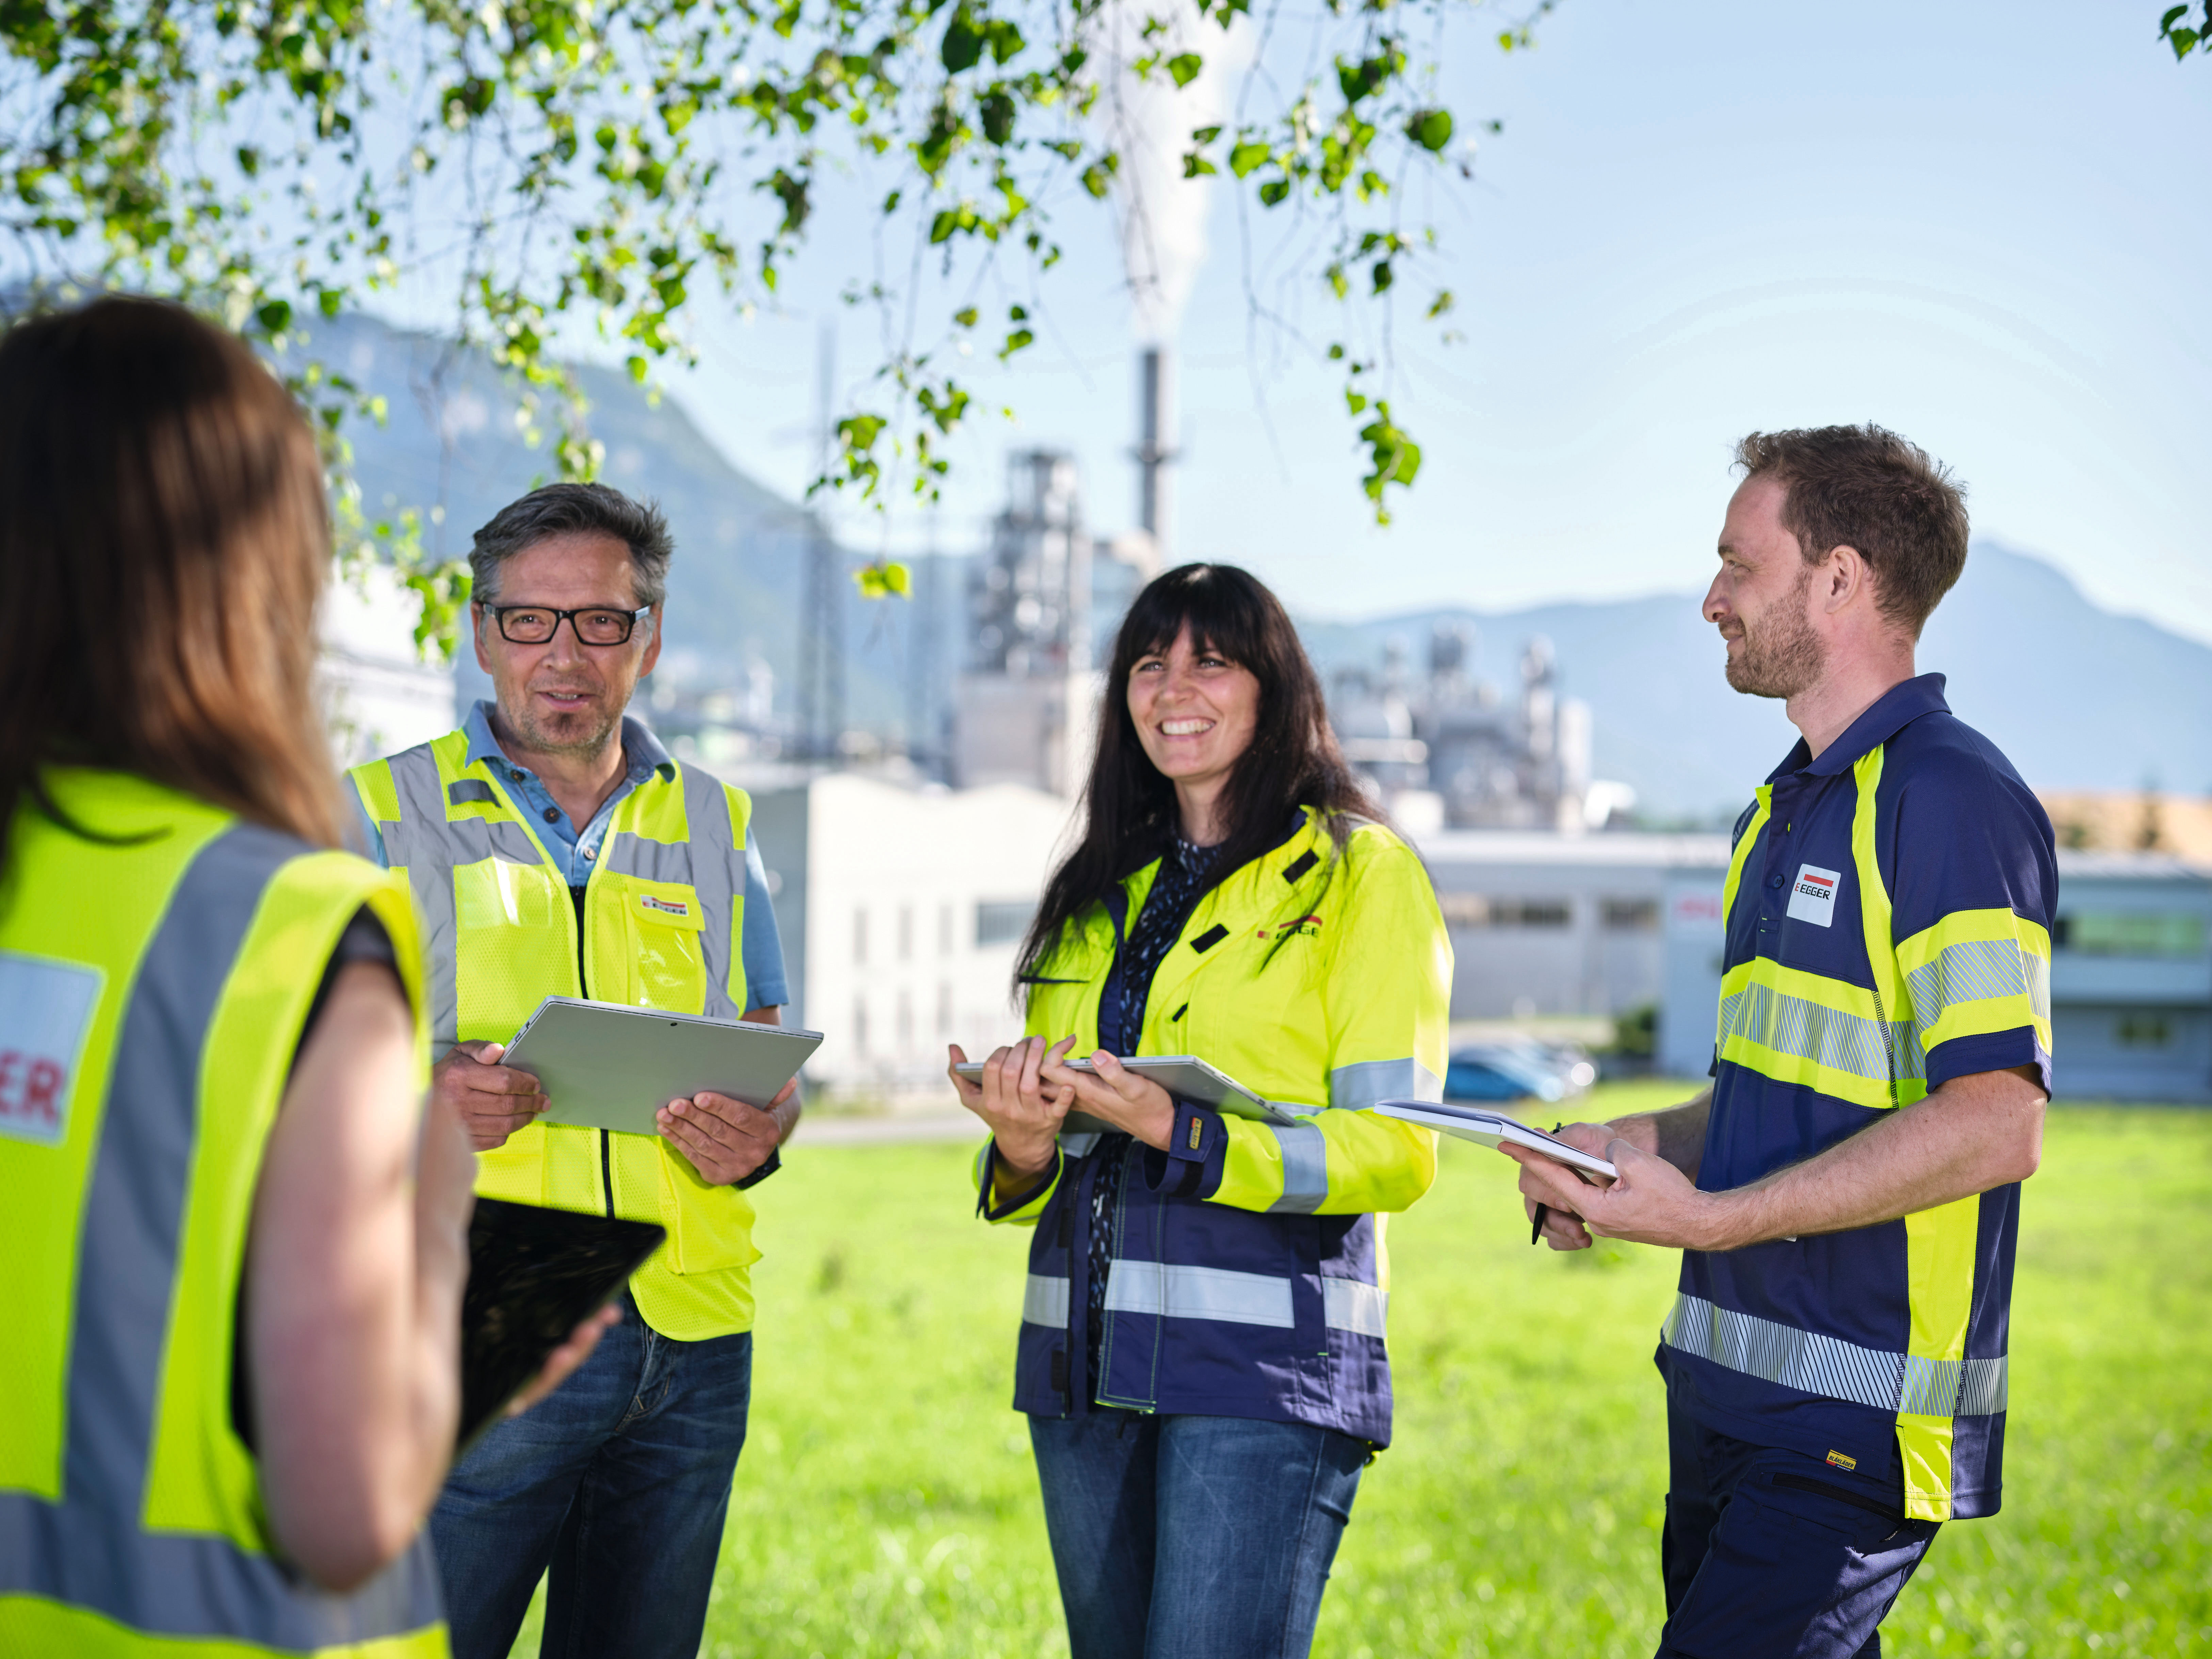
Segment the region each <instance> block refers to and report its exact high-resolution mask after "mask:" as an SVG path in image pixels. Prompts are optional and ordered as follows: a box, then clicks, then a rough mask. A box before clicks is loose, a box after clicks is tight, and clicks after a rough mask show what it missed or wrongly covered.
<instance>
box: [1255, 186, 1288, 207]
mask: <svg viewBox="0 0 2212 1659" xmlns="http://www.w3.org/2000/svg"><path fill="white" fill-rule="evenodd" d="M1290 193H1291V181H1290V180H1289V179H1269V180H1267V183H1266V184H1264V185H1261V186H1260V200H1261V204H1263V205H1265V206H1267V207H1274V206H1276V205H1278V204H1279V203H1280V202H1281V201H1282V200H1283V198H1284V197H1286V196H1288V195H1289V194H1290Z"/></svg>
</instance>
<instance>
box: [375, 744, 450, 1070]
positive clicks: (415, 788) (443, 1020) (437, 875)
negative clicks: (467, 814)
mask: <svg viewBox="0 0 2212 1659" xmlns="http://www.w3.org/2000/svg"><path fill="white" fill-rule="evenodd" d="M386 765H387V766H389V767H390V769H391V771H392V793H394V794H395V795H396V796H398V800H399V821H398V823H382V824H379V825H378V826H377V828H378V829H380V831H381V832H382V833H383V836H384V856H385V858H386V860H387V861H389V862H390V863H391V865H392V867H393V868H395V869H398V868H400V867H402V866H404V868H405V869H406V872H407V888H408V891H409V893H410V895H411V896H413V898H414V900H415V919H416V921H417V922H419V923H420V924H421V925H422V957H423V960H424V962H425V963H427V964H428V979H429V986H430V1039H431V1041H432V1042H433V1043H435V1045H436V1046H437V1048H439V1049H441V1050H443V1049H446V1048H451V1047H452V1046H453V1043H455V1042H458V1041H459V1038H460V1034H461V1003H460V995H459V991H458V990H457V989H456V988H455V945H456V942H457V938H458V935H459V926H458V924H457V922H456V919H455V914H454V911H455V906H454V900H453V866H454V864H455V863H456V861H457V860H455V859H454V858H453V845H452V842H451V841H450V840H449V839H448V838H447V836H446V835H445V833H444V831H445V829H446V827H447V825H446V798H445V795H444V793H442V792H441V790H440V789H439V787H438V757H436V756H435V755H434V754H432V753H431V752H430V745H429V744H427V743H426V744H421V745H420V746H418V747H416V748H414V749H410V750H407V751H406V752H405V753H404V754H398V755H394V756H393V757H392V758H391V760H389V761H388V762H386Z"/></svg>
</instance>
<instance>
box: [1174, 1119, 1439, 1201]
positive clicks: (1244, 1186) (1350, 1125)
mask: <svg viewBox="0 0 2212 1659" xmlns="http://www.w3.org/2000/svg"><path fill="white" fill-rule="evenodd" d="M1222 1127H1223V1128H1224V1129H1225V1130H1226V1131H1227V1145H1226V1146H1225V1150H1224V1152H1223V1158H1222V1172H1221V1184H1220V1186H1219V1187H1218V1188H1215V1189H1214V1191H1213V1193H1212V1201H1213V1202H1214V1203H1216V1204H1226V1205H1229V1206H1231V1207H1232V1208H1235V1209H1239V1210H1262V1211H1267V1212H1273V1213H1276V1214H1288V1215H1367V1214H1370V1213H1372V1212H1375V1211H1377V1210H1403V1209H1407V1208H1408V1207H1410V1206H1412V1204H1413V1200H1415V1199H1417V1198H1419V1197H1420V1196H1421V1194H1424V1193H1425V1192H1427V1191H1428V1190H1429V1188H1430V1185H1431V1183H1432V1182H1434V1181H1435V1180H1436V1178H1437V1136H1436V1131H1434V1130H1433V1129H1424V1128H1422V1127H1420V1126H1419V1125H1418V1124H1413V1123H1401V1122H1400V1121H1398V1120H1397V1119H1395V1118H1389V1117H1377V1116H1376V1115H1375V1114H1374V1113H1372V1112H1356V1111H1340V1110H1334V1109H1332V1110H1329V1111H1325V1112H1318V1113H1316V1114H1315V1115H1313V1116H1312V1117H1310V1118H1309V1119H1307V1120H1306V1121H1305V1122H1304V1123H1302V1124H1300V1125H1298V1126H1297V1127H1296V1128H1291V1129H1283V1128H1277V1127H1274V1126H1273V1125H1272V1124H1267V1123H1256V1122H1254V1121H1251V1120H1250V1119H1249V1118H1237V1117H1231V1118H1224V1119H1223V1120H1222Z"/></svg>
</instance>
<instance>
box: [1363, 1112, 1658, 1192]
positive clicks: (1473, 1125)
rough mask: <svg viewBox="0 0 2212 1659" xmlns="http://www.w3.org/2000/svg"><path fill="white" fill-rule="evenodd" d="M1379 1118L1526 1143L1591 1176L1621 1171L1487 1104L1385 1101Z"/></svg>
mask: <svg viewBox="0 0 2212 1659" xmlns="http://www.w3.org/2000/svg"><path fill="white" fill-rule="evenodd" d="M1375 1111H1376V1115H1377V1116H1379V1117H1395V1118H1402V1119H1404V1120H1405V1121H1407V1122H1408V1123H1419V1124H1421V1125H1423V1126H1424V1127H1427V1128H1431V1129H1438V1130H1441V1131H1443V1133H1445V1134H1448V1135H1455V1136H1457V1137H1458V1138H1459V1139H1462V1140H1472V1141H1474V1143H1475V1144H1476V1145H1477V1146H1497V1145H1498V1143H1499V1142H1500V1141H1509V1140H1510V1141H1511V1142H1512V1143H1513V1144H1514V1145H1515V1146H1526V1147H1528V1149H1529V1151H1531V1152H1541V1153H1542V1154H1543V1155H1544V1156H1545V1157H1546V1158H1550V1159H1551V1160H1552V1161H1553V1163H1555V1164H1565V1165H1566V1166H1567V1167H1568V1168H1570V1169H1573V1170H1588V1171H1589V1173H1590V1174H1592V1175H1601V1176H1604V1177H1605V1178H1606V1179H1607V1180H1608V1181H1617V1180H1619V1179H1620V1170H1616V1169H1614V1168H1613V1165H1612V1164H1608V1163H1607V1162H1606V1161H1605V1159H1603V1158H1592V1157H1591V1156H1590V1155H1589V1153H1588V1152H1583V1151H1582V1150H1580V1149H1579V1148H1577V1147H1574V1146H1568V1145H1567V1143H1566V1142H1565V1141H1564V1140H1561V1139H1559V1137H1558V1136H1557V1135H1551V1134H1547V1133H1544V1131H1543V1130H1541V1129H1538V1128H1534V1127H1531V1126H1529V1125H1528V1124H1526V1123H1523V1122H1522V1121H1521V1120H1520V1119H1518V1118H1516V1117H1509V1116H1507V1115H1505V1114H1504V1112H1493V1111H1492V1110H1491V1109H1489V1108H1488V1107H1486V1106H1448V1105H1446V1104H1444V1103H1443V1102H1442V1101H1438V1100H1386V1101H1383V1102H1382V1103H1380V1104H1378V1105H1377V1106H1376V1108H1375Z"/></svg>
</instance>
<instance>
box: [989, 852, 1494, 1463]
mask: <svg viewBox="0 0 2212 1659" xmlns="http://www.w3.org/2000/svg"><path fill="white" fill-rule="evenodd" d="M1158 869H1159V866H1158V863H1157V862H1155V863H1153V864H1150V865H1147V866H1145V867H1144V868H1143V869H1141V870H1139V871H1138V872H1136V873H1135V874H1133V875H1132V876H1130V877H1129V878H1127V880H1126V881H1125V882H1124V883H1123V884H1122V887H1121V891H1120V892H1119V893H1118V894H1116V895H1115V902H1113V903H1111V904H1101V905H1097V906H1095V907H1094V908H1092V909H1091V912H1090V913H1089V914H1088V915H1085V916H1084V917H1082V918H1081V919H1080V920H1079V922H1078V923H1077V924H1075V925H1073V926H1072V927H1070V929H1069V930H1068V932H1067V933H1066V936H1064V937H1063V939H1062V941H1061V943H1060V947H1059V948H1058V950H1057V951H1055V952H1054V954H1053V955H1052V956H1051V957H1049V958H1048V960H1047V961H1046V962H1045V963H1042V965H1041V967H1040V969H1039V970H1038V974H1037V982H1036V983H1033V984H1032V985H1031V986H1030V992H1029V1006H1028V1030H1029V1033H1030V1035H1031V1036H1044V1037H1047V1038H1050V1039H1054V1040H1057V1039H1058V1038H1060V1037H1063V1036H1067V1035H1068V1034H1070V1033H1071V1032H1072V1033H1073V1034H1074V1036H1075V1038H1076V1048H1075V1050H1074V1052H1076V1053H1077V1054H1088V1053H1090V1052H1091V1051H1092V1050H1093V1049H1094V1048H1096V1047H1097V1036H1098V1004H1099V997H1100V994H1101V992H1102V991H1103V989H1104V988H1105V986H1106V983H1107V981H1108V979H1109V975H1112V974H1113V973H1114V972H1115V966H1116V963H1117V961H1118V958H1119V956H1120V951H1121V939H1122V937H1123V935H1124V933H1125V932H1126V931H1127V927H1128V926H1129V925H1130V923H1131V922H1132V921H1133V919H1134V918H1135V917H1136V916H1137V915H1139V914H1141V912H1142V910H1143V907H1144V902H1145V898H1146V894H1147V893H1148V892H1149V891H1150V890H1151V887H1152V879H1153V878H1154V877H1155V875H1157V873H1158ZM1451 971H1452V957H1451V944H1450V941H1449V939H1448V938H1447V936H1446V934H1445V932H1444V926H1443V917H1442V916H1441V915H1439V914H1438V912H1437V902H1436V896H1435V893H1434V892H1433V890H1431V887H1430V884H1429V878H1428V872H1426V871H1425V869H1423V868H1422V866H1421V862H1420V860H1419V857H1418V856H1417V855H1416V854H1414V852H1413V849H1412V848H1409V847H1407V845H1406V844H1405V843H1404V842H1401V841H1400V840H1399V839H1398V838H1397V836H1395V835H1393V834H1391V833H1390V831H1389V830H1388V829H1384V828H1383V827H1382V826H1381V825H1379V824H1375V823H1359V824H1358V825H1357V826H1356V827H1355V828H1354V829H1352V833H1351V836H1350V837H1349V840H1348V842H1347V843H1346V846H1345V848H1343V850H1342V851H1341V852H1339V851H1338V850H1337V849H1336V848H1335V847H1334V843H1333V842H1332V839H1331V837H1330V836H1329V834H1328V828H1327V827H1326V825H1324V824H1322V823H1320V822H1319V821H1318V815H1317V814H1316V813H1314V812H1312V811H1307V812H1306V813H1305V814H1304V822H1303V823H1301V825H1300V826H1299V828H1298V829H1297V831H1296V832H1295V833H1293V834H1292V835H1291V837H1290V838H1289V839H1288V840H1287V841H1285V842H1283V843H1282V845H1280V846H1279V847H1278V848H1275V849H1274V850H1273V851H1272V852H1269V853H1267V854H1263V855H1262V856H1261V857H1260V858H1258V859H1255V860H1253V861H1252V862H1251V863H1249V864H1248V865H1246V866H1244V867H1243V868H1242V869H1240V870H1237V871H1234V872H1231V873H1230V874H1229V875H1228V876H1226V877H1225V878H1223V880H1222V881H1221V882H1220V884H1218V886H1216V887H1215V888H1214V889H1213V890H1212V891H1211V892H1209V893H1207V894H1206V896H1204V897H1203V898H1201V899H1200V901H1199V902H1198V904H1197V906H1196V907H1195V908H1194V909H1193V911H1192V913H1191V915H1190V919H1189V920H1188V921H1187V922H1186V923H1185V924H1184V926H1183V929H1182V934H1181V935H1180V936H1179V937H1178V938H1177V939H1176V944H1175V945H1174V946H1173V948H1172V949H1170V951H1169V952H1168V954H1167V956H1166V957H1164V959H1163V960H1162V962H1161V963H1160V964H1159V967H1158V970H1157V972H1156V973H1155V974H1154V975H1153V979H1152V990H1151V994H1150V996H1149V998H1148V999H1147V1000H1146V1008H1145V1023H1144V1030H1143V1031H1142V1033H1141V1034H1140V1036H1139V1040H1138V1042H1136V1044H1135V1045H1134V1047H1133V1048H1131V1049H1130V1051H1129V1052H1131V1053H1133V1054H1195V1055H1197V1056H1199V1057H1200V1058H1201V1059H1203V1060H1208V1061H1210V1062H1211V1063H1212V1065H1213V1066H1216V1067H1217V1068H1218V1069H1219V1070H1221V1071H1223V1072H1225V1073H1227V1074H1228V1075H1229V1076H1231V1077H1232V1078H1235V1079H1237V1081H1238V1082H1240V1083H1242V1084H1243V1085H1245V1086H1246V1087H1248V1088H1249V1089H1251V1090H1253V1091H1255V1092H1257V1093H1259V1094H1261V1095H1262V1096H1264V1097H1267V1099H1269V1100H1273V1101H1279V1102H1282V1103H1286V1104H1290V1105H1292V1106H1293V1107H1294V1109H1297V1110H1298V1111H1299V1112H1300V1113H1301V1114H1302V1115H1304V1121H1303V1122H1302V1123H1301V1124H1300V1125H1299V1126H1298V1127H1289V1128H1276V1127H1270V1126H1268V1125H1266V1124H1263V1123H1258V1122H1254V1121H1249V1120H1247V1119H1243V1118H1237V1117H1225V1116H1223V1115H1219V1114H1218V1113H1215V1112H1213V1111H1211V1110H1209V1109H1206V1108H1204V1107H1200V1106H1194V1105H1191V1104H1189V1103H1185V1102H1179V1103H1177V1111H1176V1126H1175V1129H1174V1132H1173V1134H1172V1135H1171V1137H1170V1145H1169V1149H1168V1150H1167V1151H1166V1152H1158V1151H1155V1150H1154V1149H1152V1148H1151V1147H1148V1146H1144V1145H1143V1144H1141V1143H1139V1142H1136V1141H1133V1140H1129V1139H1127V1138H1126V1137H1122V1136H1112V1137H1101V1136H1098V1135H1085V1134H1073V1133H1071V1134H1066V1135H1063V1136H1062V1137H1061V1139H1060V1153H1059V1158H1058V1161H1057V1163H1056V1164H1055V1167H1054V1170H1053V1172H1052V1175H1051V1177H1050V1179H1049V1180H1048V1182H1046V1184H1045V1185H1044V1186H1043V1187H1042V1188H1039V1189H1038V1190H1037V1192H1036V1193H1035V1194H1032V1195H1030V1196H1029V1197H1027V1198H1026V1199H1024V1200H1022V1201H1020V1202H1019V1203H1018V1204H1014V1205H1009V1206H1000V1207H996V1208H994V1207H993V1206H992V1204H993V1194H992V1189H991V1184H990V1183H991V1149H990V1148H989V1147H988V1146H985V1147H984V1148H983V1149H982V1151H981V1153H980V1154H979V1156H978V1158H977V1159H976V1164H975V1175H976V1180H977V1183H978V1186H979V1188H980V1189H981V1200H980V1201H981V1206H982V1209H983V1213H984V1214H985V1215H986V1216H987V1218H989V1219H991V1220H993V1221H995V1222H1007V1221H1012V1222H1017V1223H1020V1224H1023V1225H1030V1226H1033V1227H1034V1228H1035V1229H1036V1231H1035V1233H1034V1235H1033V1237H1032V1238H1031V1241H1030V1264H1029V1280H1028V1285H1027V1291H1026V1294H1025V1295H1024V1299H1023V1307H1022V1327H1021V1337H1020V1343H1019V1349H1018V1356H1017V1358H1016V1364H1015V1379H1014V1406H1015V1408H1016V1409H1017V1410H1018V1411H1024V1412H1029V1413H1034V1414H1037V1415H1042V1416H1048V1417H1060V1416H1066V1415H1071V1414H1079V1413H1084V1412H1085V1411H1088V1410H1090V1409H1091V1407H1092V1406H1093V1405H1094V1404H1096V1405H1097V1406H1102V1407H1115V1408H1121V1409H1128V1410H1135V1411H1142V1412H1187V1413H1200V1414H1205V1415H1212V1416H1220V1417H1247V1418H1256V1419H1263V1420H1267V1421H1274V1422H1291V1423H1306V1424H1311V1425H1316V1426H1317V1427H1322V1428H1328V1429H1334V1430H1336V1431H1339V1432H1340V1433H1344V1434H1348V1435H1351V1436H1353V1437H1356V1438H1358V1439H1362V1440H1365V1441H1369V1442H1370V1443H1373V1444H1375V1445H1376V1446H1382V1445H1384V1444H1387V1443H1388V1442H1389V1437H1390V1369H1389V1358H1388V1355H1387V1352H1386V1350H1385V1346H1384V1332H1385V1322H1386V1314H1387V1310H1388V1307H1389V1262H1388V1258H1387V1256H1386V1254H1385V1251H1384V1248H1383V1213H1382V1212H1388V1211H1392V1210H1402V1209H1404V1208H1406V1207H1407V1206H1409V1205H1410V1204H1412V1203H1413V1201H1414V1200H1416V1199H1418V1198H1419V1197H1420V1196H1421V1194H1423V1193H1425V1192H1426V1191H1427V1190H1428V1188H1429V1185H1430V1183H1431V1182H1432V1181H1433V1180H1434V1179H1435V1176H1436V1138H1435V1136H1434V1134H1433V1133H1431V1131H1429V1130H1427V1129H1423V1128H1419V1127H1415V1126H1413V1125H1412V1124H1408V1123H1403V1122H1400V1121H1396V1120H1395V1119H1391V1118H1383V1117H1377V1116H1376V1115H1375V1114H1374V1113H1373V1112H1371V1111H1369V1110H1366V1108H1369V1107H1372V1106H1373V1105H1375V1104H1376V1103H1377V1102H1378V1101H1383V1100H1389V1099H1399V1098H1412V1099H1419V1100H1437V1099H1439V1098H1441V1097H1442V1095H1443V1073H1444V1058H1445V1050H1446V1047H1447V1042H1448V1037H1447V1023H1448V1018H1449V1005H1450V994H1451ZM1102 1142H1103V1147H1102ZM1108 1148H1112V1149H1118V1153H1116V1152H1109V1151H1107V1150H1105V1149H1108ZM1114 1155H1118V1156H1120V1157H1121V1158H1125V1159H1126V1160H1127V1164H1126V1166H1125V1168H1124V1169H1123V1171H1122V1179H1121V1197H1120V1200H1119V1205H1120V1209H1119V1214H1118V1217H1117V1219H1118V1224H1119V1225H1118V1227H1117V1229H1116V1237H1117V1238H1118V1240H1119V1244H1118V1252H1117V1254H1116V1255H1115V1257H1114V1259H1113V1261H1112V1263H1111V1266H1110V1268H1109V1278H1108V1281H1107V1287H1106V1294H1105V1297H1104V1303H1105V1310H1106V1311H1105V1319H1106V1329H1105V1330H1104V1331H1103V1333H1102V1337H1101V1341H1100V1345H1099V1362H1098V1370H1099V1387H1098V1392H1097V1397H1096V1400H1095V1401H1093V1400H1091V1399H1090V1398H1087V1397H1086V1395H1087V1394H1088V1390H1087V1389H1086V1388H1085V1370H1086V1366H1085V1355H1086V1352H1087V1345H1088V1342H1089V1332H1088V1330H1087V1328H1086V1325H1087V1320H1088V1311H1087V1310H1088V1304H1089V1301H1090V1294H1089V1291H1090V1287H1089V1278H1088V1261H1089V1255H1090V1237H1089V1233H1090V1216H1091V1188H1092V1185H1093V1183H1094V1182H1097V1180H1098V1179H1099V1176H1100V1173H1101V1171H1100V1168H1099V1166H1100V1164H1101V1163H1102V1162H1103V1158H1105V1157H1108V1156H1114Z"/></svg>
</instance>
